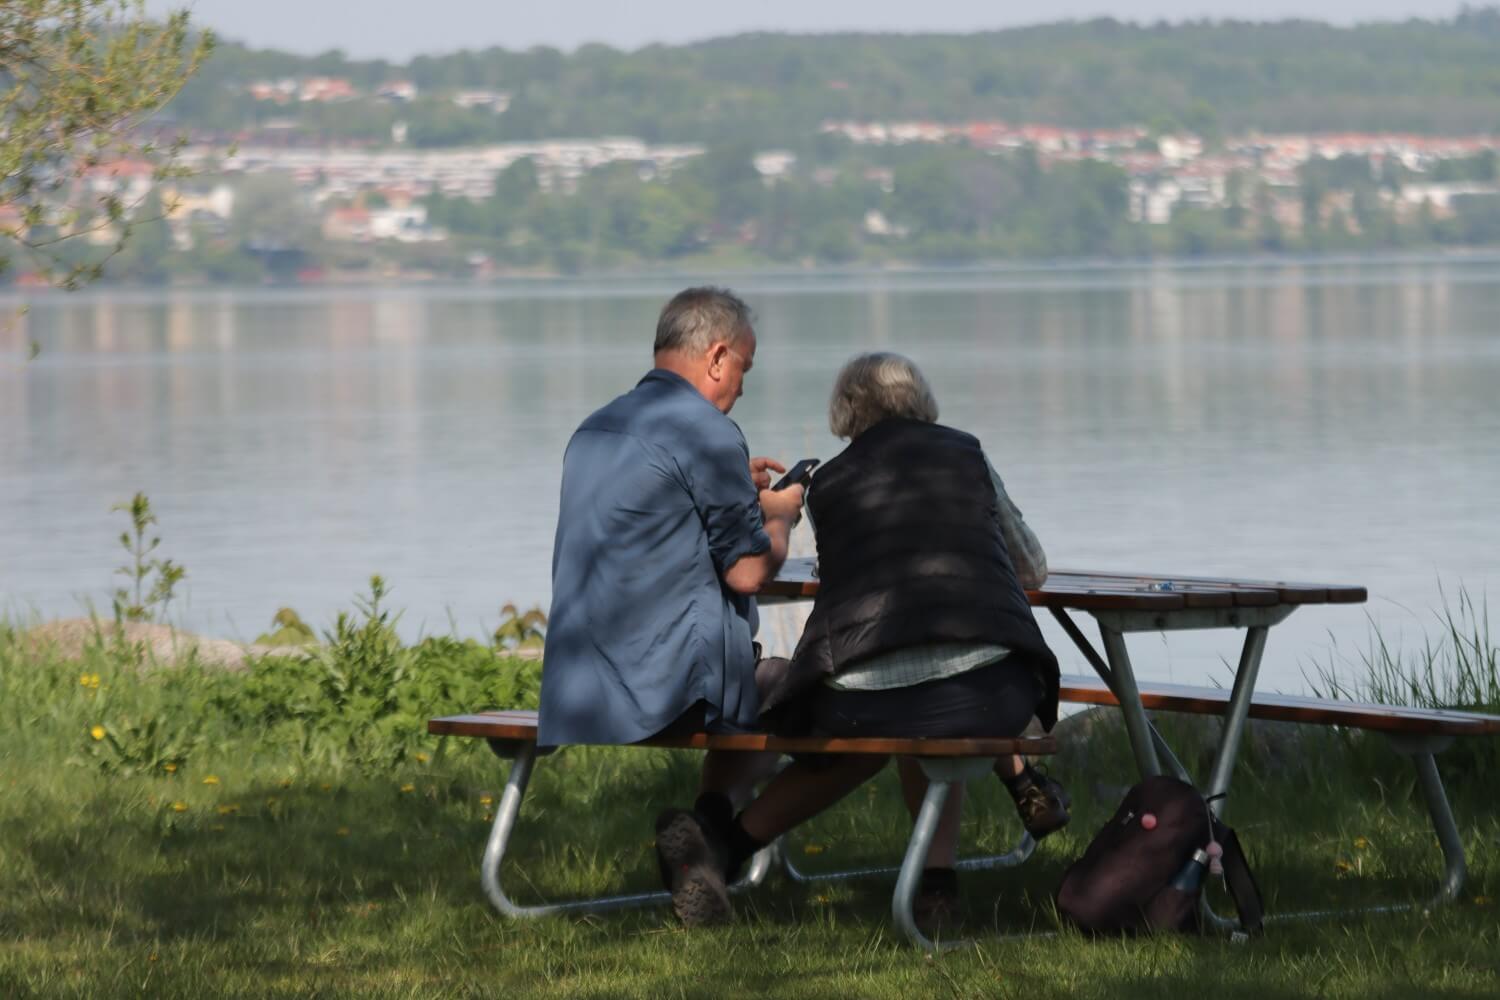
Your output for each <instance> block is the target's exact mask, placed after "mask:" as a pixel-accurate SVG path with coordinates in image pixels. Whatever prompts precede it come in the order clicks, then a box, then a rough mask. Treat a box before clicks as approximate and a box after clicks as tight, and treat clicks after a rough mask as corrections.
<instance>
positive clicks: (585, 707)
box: [538, 369, 771, 746]
mask: <svg viewBox="0 0 1500 1000" xmlns="http://www.w3.org/2000/svg"><path fill="white" fill-rule="evenodd" d="M770 545H771V541H770V538H769V537H768V536H767V535H766V532H765V525H764V521H763V517H762V514H761V509H760V502H759V496H758V494H757V493H756V489H755V484H754V483H753V482H752V481H751V479H750V452H749V449H748V448H747V447H746V445H745V437H744V435H743V434H741V433H740V429H739V427H738V426H737V425H736V424H735V423H734V421H732V420H730V419H729V418H728V417H727V416H725V415H724V414H722V413H720V412H719V411H718V409H716V408H715V407H714V406H713V404H711V403H710V402H709V401H708V400H707V399H705V398H703V396H702V395H701V394H700V393H699V392H698V390H696V389H694V388H693V387H692V385H691V384H690V383H689V382H688V381H687V380H686V379H683V378H681V377H680V376H678V375H675V374H673V373H672V372H668V371H663V370H662V369H656V370H654V371H652V372H650V373H649V374H647V375H646V377H645V378H643V379H641V381H640V384H638V385H637V386H636V387H635V388H634V389H633V390H631V391H630V392H628V393H626V394H625V395H623V396H621V397H619V398H618V399H616V400H614V401H613V402H612V403H610V404H609V405H608V406H606V407H604V408H603V409H602V410H599V411H598V412H597V413H594V414H593V415H592V416H590V417H589V418H588V419H587V420H585V421H584V422H583V424H582V426H580V427H579V428H578V430H577V431H576V432H575V433H574V434H573V438H572V440H571V441H569V442H568V450H567V454H566V455H565V456H564V458H563V479H562V503H561V508H560V510H559V512H558V521H557V539H556V542H555V544H554V546H553V551H552V611H551V614H550V615H549V616H548V619H547V646H546V651H545V655H544V657H543V660H542V695H541V728H540V732H539V734H538V737H539V738H538V742H539V743H540V744H541V745H542V746H560V745H563V744H568V743H633V742H635V741H637V740H641V739H645V738H646V737H648V736H651V735H653V734H655V733H657V732H660V731H661V730H662V729H664V728H665V727H666V726H667V725H669V724H670V723H672V722H673V721H674V720H675V719H677V717H678V716H680V715H682V713H684V712H685V711H687V710H688V709H689V708H691V707H692V706H693V705H694V704H695V703H696V702H698V701H702V702H703V703H704V706H705V719H706V722H707V724H708V725H709V726H710V727H711V728H720V729H723V728H730V729H743V728H749V727H751V726H753V725H754V723H755V717H756V712H757V711H758V709H759V701H758V698H757V696H756V692H755V656H754V652H753V649H752V646H751V641H750V640H751V637H752V636H753V635H754V633H755V629H756V625H757V621H756V611H755V601H754V599H753V598H750V597H745V596H742V595H739V594H736V593H734V592H733V591H731V590H730V589H729V588H728V587H727V586H725V585H724V583H723V575H724V572H725V571H726V570H727V569H728V568H729V567H730V566H732V565H733V564H734V562H735V561H736V560H738V559H739V558H740V557H741V556H745V555H752V554H755V553H757V552H763V551H765V550H767V549H768V548H770Z"/></svg>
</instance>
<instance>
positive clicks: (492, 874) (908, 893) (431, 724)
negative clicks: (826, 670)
mask: <svg viewBox="0 0 1500 1000" xmlns="http://www.w3.org/2000/svg"><path fill="white" fill-rule="evenodd" d="M427 731H428V732H429V733H431V734H433V735H434V736H459V737H473V738H478V739H484V740H488V741H489V745H490V748H491V749H492V750H494V751H495V752H496V753H497V754H499V755H500V756H502V757H510V758H513V759H514V762H513V763H512V764H511V768H510V774H509V776H508V777H507V778H506V783H505V791H504V792H503V793H502V794H501V796H500V802H499V804H498V805H497V806H496V808H495V820H494V824H493V826H491V828H490V836H489V840H488V841H487V842H486V844H485V849H484V858H483V860H482V861H481V863H480V882H481V884H482V885H483V886H484V891H485V895H487V896H488V897H489V900H490V903H491V904H492V905H493V906H494V907H495V908H496V909H497V910H499V911H500V912H501V913H504V914H506V915H507V916H512V917H541V916H547V915H550V914H555V913H566V912H590V913H593V912H599V911H603V910H611V909H618V908H621V907H626V906H639V905H643V904H648V903H658V902H666V901H668V900H669V899H670V897H669V896H668V895H667V894H666V893H665V892H645V893H633V894H629V895H621V896H608V897H604V898H598V899H585V900H578V901H574V902H566V903H545V904H541V905H532V906H523V905H520V904H517V903H515V902H513V901H512V900H511V899H510V897H509V896H507V895H506V893H505V889H504V888H503V886H502V885H501V884H500V863H501V861H502V860H503V859H504V857H505V852H506V848H507V847H508V846H509V844H510V837H511V833H512V832H513V831H514V829H515V824H516V820H517V818H518V817H519V815H520V811H521V803H522V801H523V799H524V798H525V796H526V787H527V785H528V783H529V782H530V780H531V772H532V768H533V767H534V766H535V765H536V762H537V758H538V757H539V756H540V755H541V753H540V752H539V751H538V749H537V745H536V740H537V713H536V712H532V711H521V710H502V711H491V712H480V713H477V714H473V715H452V716H446V717H443V718H437V719H431V720H429V721H428V723H427ZM642 746H644V747H658V748H664V749H673V750H726V751H739V752H747V753H748V752H756V751H772V752H775V753H781V754H801V753H841V754H844V753H857V754H900V755H903V756H909V757H914V758H916V759H917V762H918V764H919V765H920V766H921V768H922V770H923V771H924V772H925V773H926V775H927V779H928V785H927V794H926V796H925V797H924V798H923V800H922V808H921V810H920V811H919V812H918V815H917V819H916V822H915V823H913V824H912V831H911V837H910V839H909V840H908V842H907V847H906V854H905V857H904V858H903V860H902V863H901V867H900V869H899V870H898V871H899V874H898V875H897V878H896V888H895V891H894V892H893V894H892V896H891V916H892V919H893V920H894V921H895V924H896V926H897V927H898V928H899V929H900V930H901V931H902V932H904V933H905V934H906V935H907V937H908V938H909V939H911V940H912V941H913V942H914V943H915V944H917V945H919V946H921V947H923V948H926V949H929V950H935V949H937V948H938V945H937V944H936V943H934V942H933V941H931V940H929V939H928V938H927V937H926V936H925V935H924V934H923V933H922V932H921V931H920V930H919V929H918V928H917V925H916V920H915V917H914V916H913V913H912V903H913V901H914V899H915V898H916V893H917V886H918V883H919V882H920V881H921V875H922V868H923V865H924V864H925V862H926V860H927V851H928V848H930V847H931V845H932V839H933V837H934V835H935V834H936V832H937V825H938V819H939V817H940V815H941V814H942V810H943V804H944V803H945V802H946V801H947V798H948V795H949V793H950V791H951V790H952V788H953V786H954V785H956V784H960V785H961V784H962V783H964V782H967V781H972V780H977V779H980V778H984V777H987V776H988V775H990V774H991V772H992V771H993V770H994V765H995V761H996V759H997V758H1000V757H1009V756H1011V755H1012V754H1024V755H1027V756H1041V755H1045V754H1051V753H1056V752H1057V740H1056V739H1055V738H1054V737H1052V736H1050V735H1049V736H1030V737H1017V738H1014V739H893V738H885V737H875V738H862V739H830V738H818V737H784V736H774V735H771V734H769V733H713V734H710V733H693V734H690V735H687V736H683V737H676V738H670V739H652V740H646V741H644V742H642V743H634V744H630V747H642ZM627 749H628V748H627ZM663 804H664V803H663ZM1026 843H1029V838H1027V839H1026ZM779 852H780V845H779V842H778V843H777V844H773V845H771V847H768V848H767V849H766V850H764V851H762V852H760V854H757V855H756V856H755V859H754V860H753V861H752V862H751V864H750V868H749V871H748V872H747V874H746V875H745V878H744V879H742V880H741V882H740V883H739V885H738V886H736V887H735V888H736V889H743V888H748V887H751V886H755V885H758V884H759V883H760V882H762V881H763V880H764V879H765V877H766V875H767V873H768V872H769V871H770V870H771V868H772V867H774V865H775V863H776V860H777V858H778V857H779ZM1030 853H1031V851H1030V849H1029V847H1027V848H1026V849H1024V850H1022V851H1019V852H1015V851H1013V852H1011V854H1010V855H1005V856H1002V857H1001V858H999V859H989V860H988V863H987V864H986V865H985V866H986V867H998V866H1000V865H1002V864H1019V863H1020V862H1022V861H1024V860H1026V857H1028V856H1029V855H1030ZM788 870H789V871H794V869H791V868H790V866H788ZM959 943H961V942H957V941H945V942H943V944H942V947H944V948H951V947H954V946H955V945H957V944H959Z"/></svg>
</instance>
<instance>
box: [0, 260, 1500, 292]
mask: <svg viewBox="0 0 1500 1000" xmlns="http://www.w3.org/2000/svg"><path fill="white" fill-rule="evenodd" d="M1491 263H1493V264H1500V246H1495V247H1482V248H1477V249H1428V250H1421V251H1381V250H1372V251H1368V252H1338V253H1305V252H1303V253H1259V254H1228V255H1215V256H1153V257H1067V258H1036V259H1014V258H997V259H992V260H984V261H966V262H962V263H953V264H930V263H929V264H922V263H890V264H883V265H882V264H857V265H813V266H807V267H788V266H786V265H784V264H767V265H766V266H764V267H758V266H751V267H747V266H745V264H744V262H743V260H738V261H734V262H733V265H732V266H724V267H716V266H714V264H713V262H712V261H711V260H703V261H695V262H692V263H690V264H688V265H686V266H682V267H675V268H633V269H624V270H610V271H592V272H581V273H577V274H563V273H559V272H551V271H515V272H510V273H496V274H494V275H492V276H489V277H484V278H479V277H475V278H469V279H462V278H454V277H451V276H446V275H436V274H432V275H422V274H403V275H400V276H398V277H391V276H385V275H370V276H364V275H360V274H358V273H357V272H351V273H346V274H339V275H337V276H336V277H333V278H329V279H325V280H308V281H282V282H265V283H261V284H237V283H229V282H222V283H212V282H173V283H167V284H147V283H139V282H119V281H116V282H98V283H95V284H92V285H89V286H86V287H84V288H81V289H74V290H67V289H62V288H56V287H52V286H47V285H29V286H21V285H17V284H12V285H8V286H4V287H0V302H20V303H23V304H24V303H25V302H27V301H28V300H32V299H38V300H46V301H56V300H61V299H63V298H65V297H66V298H67V299H68V300H69V301H80V300H85V299H87V300H97V299H104V298H109V297H111V296H113V295H117V294H118V293H122V292H123V293H128V294H129V295H130V296H131V297H139V296H142V295H143V294H144V297H148V298H157V297H160V296H163V295H176V294H181V293H206V294H213V295H219V294H223V293H235V292H270V293H306V294H308V295H312V296H316V295H317V294H318V293H320V292H337V291H340V290H346V289H347V290H354V289H360V290H364V289H372V288H373V289H386V290H393V291H394V290H421V289H451V290H455V291H472V292H479V293H482V292H484V291H486V290H496V291H504V290H512V289H524V288H527V287H538V288H542V287H548V286H552V287H562V288H567V287H574V288H587V287H591V286H609V285H628V284H633V283H655V282H683V281H687V282H691V281H703V280H709V281H715V282H723V283H733V282H742V281H745V280H748V281H751V282H757V281H767V280H772V281H774V280H777V279H784V280H807V279H825V280H827V279H851V280H856V281H857V280H859V279H870V278H895V279H910V278H918V279H919V278H922V277H961V276H973V277H982V276H986V275H997V276H1003V275H1056V274H1061V273H1067V272H1083V273H1096V274H1116V275H1118V274H1125V273H1129V272H1144V271H1153V272H1159V271H1204V270H1210V269H1215V268H1228V269H1234V270H1243V271H1273V270H1278V269H1282V268H1288V267H1305V266H1348V265H1374V266H1379V265H1393V264H1397V265H1399V264H1491Z"/></svg>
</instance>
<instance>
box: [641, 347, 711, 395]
mask: <svg viewBox="0 0 1500 1000" xmlns="http://www.w3.org/2000/svg"><path fill="white" fill-rule="evenodd" d="M653 363H654V364H655V365H656V367H657V368H660V369H661V370H663V371H669V372H671V373H672V374H673V375H676V376H679V377H680V378H681V379H682V380H683V381H684V382H686V383H687V384H688V385H690V386H692V387H693V388H694V389H696V390H698V395H700V396H702V397H703V398H704V399H706V400H708V401H709V402H710V403H712V402H713V401H714V398H713V396H712V395H711V393H712V392H713V390H714V388H715V387H716V385H717V383H715V382H714V380H713V379H711V378H709V377H708V372H707V371H705V370H704V368H703V364H702V363H701V362H697V361H694V359H692V358H688V357H684V356H683V354H682V353H681V352H680V351H663V352H661V353H659V354H657V355H655V357H654V358H653Z"/></svg>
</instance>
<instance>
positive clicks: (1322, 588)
mask: <svg viewBox="0 0 1500 1000" xmlns="http://www.w3.org/2000/svg"><path fill="white" fill-rule="evenodd" d="M761 593H762V595H763V596H766V597H778V598H784V599H797V598H810V597H815V596H817V593H818V580H817V577H816V576H815V575H814V574H813V560H812V559H811V558H809V557H806V556H800V557H796V558H792V559H788V560H787V561H786V564H785V565H784V566H782V568H781V572H780V573H779V574H777V577H776V579H775V580H773V581H772V582H771V583H769V584H767V585H766V587H765V588H764V589H763V590H762V591H761ZM1026 596H1027V599H1028V600H1030V602H1031V603H1032V604H1033V605H1035V606H1037V607H1059V608H1073V609H1077V610H1080V611H1173V610H1177V609H1180V608H1227V607H1271V606H1274V605H1278V604H1357V603H1360V602H1362V601H1365V600H1367V599H1368V594H1367V593H1366V591H1365V588H1363V587H1353V586H1345V585H1342V584H1327V583H1293V582H1288V581H1285V580H1238V579H1220V578H1212V577H1202V576H1178V575H1173V574H1142V573H1111V572H1081V571H1076V570H1056V571H1054V572H1052V573H1051V574H1050V575H1049V576H1048V577H1047V581H1046V583H1044V584H1043V585H1042V586H1041V587H1039V588H1037V589H1036V590H1029V591H1027V592H1026Z"/></svg>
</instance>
